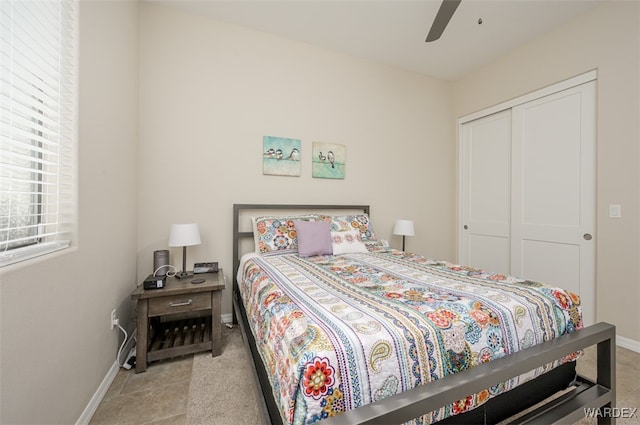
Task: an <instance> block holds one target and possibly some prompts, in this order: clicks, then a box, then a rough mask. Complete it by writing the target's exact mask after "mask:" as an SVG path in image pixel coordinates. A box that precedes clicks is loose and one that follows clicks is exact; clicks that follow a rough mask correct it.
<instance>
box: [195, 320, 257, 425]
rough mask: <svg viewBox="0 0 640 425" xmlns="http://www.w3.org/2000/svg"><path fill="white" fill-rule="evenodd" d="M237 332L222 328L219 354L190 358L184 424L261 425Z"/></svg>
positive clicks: (254, 389)
mask: <svg viewBox="0 0 640 425" xmlns="http://www.w3.org/2000/svg"><path fill="white" fill-rule="evenodd" d="M257 391H260V387H259V385H258V383H257V378H256V376H255V372H254V371H253V365H252V363H251V359H250V354H249V351H248V348H247V347H246V346H245V344H244V342H243V340H242V335H241V333H240V329H239V328H238V326H235V327H234V328H233V329H231V330H229V329H226V328H225V331H224V332H223V335H222V354H221V355H219V356H217V357H212V356H211V354H210V353H209V354H207V353H201V354H197V355H194V357H193V369H192V372H191V385H190V386H189V402H188V405H187V415H186V424H187V425H205V424H206V425H211V424H215V425H227V424H229V425H236V424H265V425H266V423H267V422H266V420H265V418H266V416H265V413H264V410H263V407H262V406H263V404H264V403H263V402H262V401H261V400H259V399H258V398H257V397H258V394H257V393H256V392H257Z"/></svg>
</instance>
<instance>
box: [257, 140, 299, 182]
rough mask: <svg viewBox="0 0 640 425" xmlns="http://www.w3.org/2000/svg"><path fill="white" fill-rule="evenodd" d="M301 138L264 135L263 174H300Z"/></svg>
mask: <svg viewBox="0 0 640 425" xmlns="http://www.w3.org/2000/svg"><path fill="white" fill-rule="evenodd" d="M300 150H301V142H300V140H299V139H287V138H285V137H274V136H263V138H262V152H263V153H262V174H267V175H273V176H299V175H300V168H301V167H300Z"/></svg>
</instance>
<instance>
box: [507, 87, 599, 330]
mask: <svg viewBox="0 0 640 425" xmlns="http://www.w3.org/2000/svg"><path fill="white" fill-rule="evenodd" d="M595 117H596V113H595V82H594V81H592V82H589V83H586V84H582V85H580V86H577V87H574V88H571V89H567V90H564V91H562V92H559V93H556V94H553V95H549V96H546V97H543V98H540V99H537V100H534V101H531V102H528V103H526V104H523V105H520V106H516V107H514V108H513V115H512V119H513V144H512V185H513V190H512V215H511V272H512V274H514V275H516V276H523V277H526V278H527V279H531V280H537V281H542V282H546V283H549V284H551V285H557V286H560V287H562V288H566V289H569V290H571V291H573V292H575V293H577V294H580V296H581V297H582V301H583V306H582V308H583V314H584V320H585V322H586V324H591V323H593V322H594V320H595V237H596V235H595V230H596V229H595V212H596V211H595V208H596V204H595V189H596V187H595V184H596V179H595Z"/></svg>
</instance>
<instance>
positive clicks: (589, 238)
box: [582, 233, 593, 241]
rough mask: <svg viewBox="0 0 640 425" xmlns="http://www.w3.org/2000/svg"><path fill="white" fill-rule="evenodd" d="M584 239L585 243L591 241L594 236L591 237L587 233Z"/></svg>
mask: <svg viewBox="0 0 640 425" xmlns="http://www.w3.org/2000/svg"><path fill="white" fill-rule="evenodd" d="M582 237H583V238H584V240H585V241H590V240H591V239H592V238H593V236H591V233H585V234H584V235H582Z"/></svg>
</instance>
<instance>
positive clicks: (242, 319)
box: [232, 204, 616, 425]
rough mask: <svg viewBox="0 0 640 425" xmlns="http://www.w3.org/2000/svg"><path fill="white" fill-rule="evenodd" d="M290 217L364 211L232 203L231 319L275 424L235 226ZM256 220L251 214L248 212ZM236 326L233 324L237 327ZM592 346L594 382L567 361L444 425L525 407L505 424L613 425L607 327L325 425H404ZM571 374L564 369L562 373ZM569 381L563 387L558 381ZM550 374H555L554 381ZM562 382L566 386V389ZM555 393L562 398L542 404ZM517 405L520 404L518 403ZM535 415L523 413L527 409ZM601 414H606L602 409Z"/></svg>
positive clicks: (241, 234)
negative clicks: (240, 274)
mask: <svg viewBox="0 0 640 425" xmlns="http://www.w3.org/2000/svg"><path fill="white" fill-rule="evenodd" d="M274 210H277V211H278V213H280V212H282V213H283V214H285V213H292V212H296V211H298V212H300V211H301V210H305V211H307V212H308V211H314V212H320V213H322V212H325V211H346V210H348V211H349V212H352V211H356V212H365V213H367V214H369V206H368V205H290V204H234V205H233V295H232V297H233V318H234V319H233V320H234V323H239V324H240V329H241V332H242V336H243V338H244V340H245V341H246V342H247V344H248V346H249V350H250V352H251V357H252V360H253V364H254V367H255V371H256V374H257V378H258V380H259V383H260V386H261V387H262V394H263V396H264V401H265V404H266V408H267V410H268V413H269V416H270V422H271V423H274V424H275V423H282V419H281V416H280V413H279V410H278V407H277V405H276V402H275V399H274V397H273V393H272V391H271V384H270V382H269V379H268V375H267V373H266V370H265V366H264V364H263V363H262V359H261V357H260V354H259V352H258V350H257V347H256V342H255V338H254V337H253V333H252V332H251V328H250V327H249V326H248V321H247V314H246V311H245V309H244V305H243V303H242V298H241V296H240V292H239V287H238V281H237V271H238V268H239V265H240V255H241V252H240V249H241V247H240V241H241V240H242V239H247V238H253V232H252V231H241V230H240V228H241V227H242V226H241V225H240V219H241V217H242V215H243V214H251V211H254V212H258V213H260V212H262V211H269V212H273V211H274ZM254 214H255V213H254ZM238 319H239V322H238ZM592 345H597V379H596V381H595V382H593V381H591V380H589V379H587V378H584V377H582V376H580V375H577V374H575V369H574V367H575V366H574V363H573V362H570V363H568V364H565V365H563V366H561V367H558V368H556V369H554V370H552V371H550V372H547V373H545V374H543V375H541V376H539V377H538V378H536V379H534V380H532V381H529V382H527V383H525V384H522V385H520V386H518V387H516V388H514V389H512V390H511V391H509V392H507V393H504V394H501V395H499V396H497V397H495V398H492V399H490V400H489V401H488V402H487V403H485V404H484V405H483V406H479V407H478V408H476V409H474V410H472V411H470V412H466V413H464V414H462V415H456V416H453V417H451V418H447V419H445V420H444V421H442V422H443V423H447V422H450V423H456V424H460V423H474V424H475V423H496V422H498V421H502V420H505V419H507V418H509V417H512V416H514V415H515V414H517V413H518V412H522V411H523V410H525V409H526V408H529V409H528V411H527V413H526V414H521V415H519V417H517V418H516V419H514V420H513V421H511V422H510V423H517V424H521V423H522V424H524V423H527V424H545V425H546V424H554V423H573V422H576V421H578V420H580V419H582V418H584V417H585V415H586V409H600V410H598V411H599V412H600V413H604V414H603V415H602V416H601V415H599V416H598V424H600V425H601V424H614V423H615V418H613V417H611V416H612V415H611V414H609V415H607V414H606V412H612V410H611V408H614V407H615V403H616V385H615V383H616V369H615V364H616V360H615V358H616V357H615V356H616V343H615V326H613V325H611V324H608V323H604V322H601V323H597V324H595V325H592V326H589V327H586V328H584V329H581V330H578V331H576V332H574V333H572V334H568V335H563V336H561V337H559V338H556V339H554V340H552V341H548V342H544V343H542V344H538V345H535V346H533V347H530V348H527V349H525V350H522V351H519V352H517V353H513V354H510V355H508V356H505V357H502V358H500V359H496V360H493V361H491V362H489V363H485V364H482V365H479V366H476V367H474V368H471V369H467V370H465V371H462V372H459V373H456V374H454V375H448V376H446V377H444V378H442V379H439V380H437V381H435V382H430V383H429V384H428V385H422V386H419V387H417V388H413V389H411V390H408V391H405V392H403V393H401V394H396V395H394V396H391V397H388V398H385V399H383V400H380V401H377V402H374V403H371V404H368V405H365V406H362V407H359V408H357V409H355V410H351V411H348V412H345V413H344V414H340V415H337V416H335V417H333V418H329V419H326V420H325V421H323V423H326V424H327V425H339V424H344V425H346V424H391V423H394V424H395V423H403V422H407V421H410V420H412V419H414V418H416V417H418V416H421V415H423V414H425V413H428V412H431V411H433V410H436V409H439V408H440V407H442V406H445V405H448V404H451V403H453V402H455V401H457V400H460V399H463V398H465V397H467V396H468V395H469V394H474V393H478V392H480V391H482V390H483V389H486V388H489V387H491V386H493V385H496V384H498V383H500V382H502V381H506V380H508V379H510V378H512V377H515V376H518V375H520V374H523V373H526V372H528V371H530V370H532V369H535V368H536V367H539V366H542V365H544V364H546V363H549V362H552V361H554V360H557V359H559V358H562V357H563V356H565V355H568V354H571V353H573V352H575V351H577V350H581V349H584V348H586V347H590V346H592ZM569 367H570V368H571V369H570V370H568V368H569ZM567 373H568V374H570V375H571V376H573V377H574V379H573V382H569V381H567V380H564V381H563V379H566V378H563V377H562V376H563V375H564V376H565V377H566V375H567ZM554 374H555V375H554ZM568 382H569V383H568ZM560 390H565V391H564V392H563V393H562V395H560V396H556V397H549V396H550V395H552V394H554V393H557V392H558V391H560ZM523 403H524V404H523ZM534 404H535V405H536V406H535V408H530V407H531V406H533V405H534ZM607 408H608V409H609V410H607Z"/></svg>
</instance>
